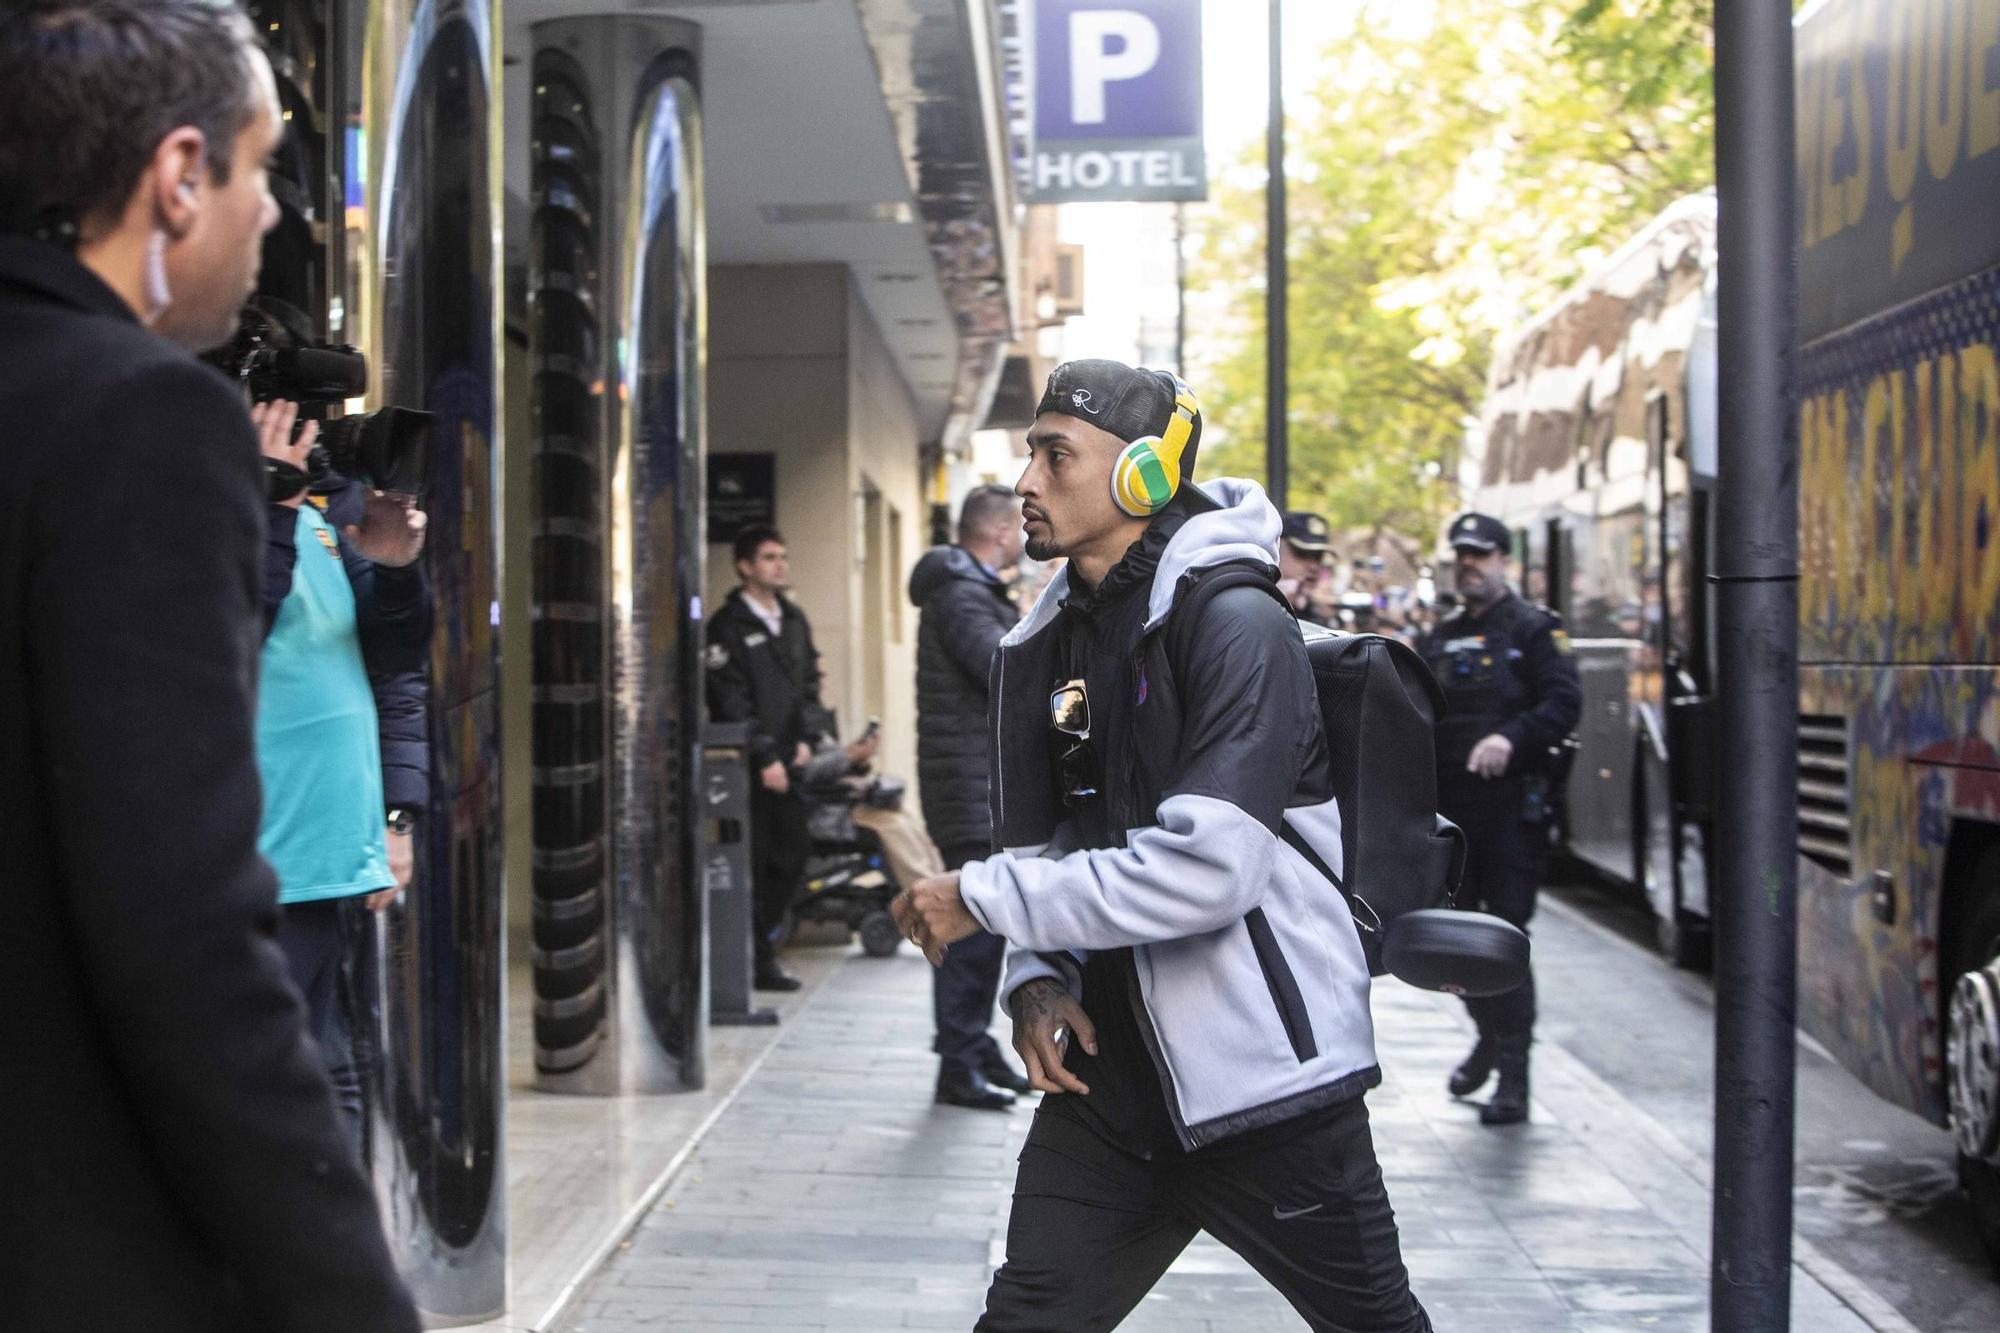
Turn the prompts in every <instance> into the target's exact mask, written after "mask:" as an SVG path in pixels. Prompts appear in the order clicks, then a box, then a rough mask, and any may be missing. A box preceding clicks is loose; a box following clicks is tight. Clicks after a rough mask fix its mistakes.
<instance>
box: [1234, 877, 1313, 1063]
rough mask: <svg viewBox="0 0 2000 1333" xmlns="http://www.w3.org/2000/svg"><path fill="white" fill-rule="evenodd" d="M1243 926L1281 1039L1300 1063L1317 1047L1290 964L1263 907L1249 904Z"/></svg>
mask: <svg viewBox="0 0 2000 1333" xmlns="http://www.w3.org/2000/svg"><path fill="white" fill-rule="evenodd" d="M1243 925H1244V928H1245V929H1247V930H1248V931H1249V932H1250V948H1251V951H1252V952H1254V953H1255V954H1256V955H1257V967H1258V970H1259V971H1261V972H1263V974H1264V985H1265V987H1266V988H1267V989H1269V990H1270V992H1271V1003H1272V1004H1274V1005H1276V1006H1277V1007H1278V1021H1279V1022H1280V1023H1282V1024H1284V1026H1285V1039H1286V1040H1287V1041H1289V1042H1291V1043H1292V1054H1293V1055H1296V1056H1297V1057H1298V1058H1299V1063H1300V1064H1304V1063H1305V1062H1306V1061H1308V1060H1311V1059H1314V1058H1316V1057H1317V1056H1318V1055H1319V1047H1318V1046H1317V1045H1315V1044H1314V1042H1313V1031H1312V1019H1311V1017H1310V1016H1309V1015H1308V1014H1307V1013H1306V1000H1305V996H1304V994H1303V993H1301V992H1300V990H1299V982H1298V978H1297V977H1295V976H1293V975H1292V965H1291V964H1290V963H1288V962H1286V961H1285V951H1284V949H1283V948H1282V947H1281V946H1280V945H1279V944H1278V935H1277V932H1276V931H1274V930H1272V929H1271V922H1270V919H1269V918H1268V917H1266V916H1265V915H1264V909H1263V908H1261V907H1253V908H1251V909H1250V910H1249V911H1248V912H1246V913H1244V915H1243Z"/></svg>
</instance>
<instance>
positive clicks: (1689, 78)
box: [1190, 0, 1714, 541]
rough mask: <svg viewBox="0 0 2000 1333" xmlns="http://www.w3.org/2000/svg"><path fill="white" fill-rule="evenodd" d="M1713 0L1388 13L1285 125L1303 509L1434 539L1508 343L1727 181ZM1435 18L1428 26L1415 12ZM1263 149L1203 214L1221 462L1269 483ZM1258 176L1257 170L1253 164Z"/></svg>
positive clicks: (1345, 522) (1200, 352)
mask: <svg viewBox="0 0 2000 1333" xmlns="http://www.w3.org/2000/svg"><path fill="white" fill-rule="evenodd" d="M1711 6H1712V0H1588V3H1585V4H1583V5H1582V6H1581V7H1579V6H1578V4H1577V0H1451V3H1450V4H1448V5H1447V4H1443V3H1434V4H1433V5H1431V6H1430V7H1429V10H1428V12H1427V13H1426V12H1422V11H1423V10H1424V6H1422V5H1421V4H1412V3H1408V2H1407V0H1406V2H1405V3H1402V4H1398V5H1393V6H1392V5H1389V4H1384V3H1370V4H1367V5H1364V6H1362V7H1361V9H1360V11H1359V13H1358V15H1357V17H1356V20H1355V22H1354V25H1353V28H1352V31H1351V32H1350V33H1349V34H1348V35H1347V36H1346V37H1345V38H1343V39H1342V40H1340V41H1339V42H1337V43H1335V44H1334V46H1333V47H1332V48H1331V49H1329V50H1328V51H1327V52H1326V53H1325V56H1324V59H1323V62H1322V64H1321V67H1320V72H1319V78H1318V80H1317V81H1316V84H1315V85H1314V86H1313V87H1312V89H1311V90H1310V91H1309V93H1308V94H1307V95H1306V96H1304V97H1301V98H1296V99H1293V100H1292V102H1291V105H1290V107H1289V108H1288V111H1289V115H1288V128H1287V137H1288V145H1287V168H1288V194H1289V206H1290V208H1289V212H1290V229H1291V244H1290V249H1289V252H1288V253H1289V259H1290V266H1291V284H1292V285H1291V292H1290V295H1291V330H1290V332H1291V355H1290V383H1291V403H1290V416H1289V425H1290V439H1291V476H1292V501H1293V503H1294V504H1295V505H1298V506H1300V507H1309V508H1315V509H1318V510H1320V511H1322V512H1324V513H1325V514H1326V515H1327V517H1328V518H1329V519H1330V520H1331V521H1332V522H1333V524H1334V525H1335V526H1336V527H1341V528H1355V527H1364V528H1373V529H1376V530H1378V531H1379V530H1384V529H1386V530H1390V531H1399V532H1404V533H1408V534H1411V535H1414V536H1418V537H1421V538H1423V539H1424V540H1426V541H1428V540H1429V539H1430V538H1431V537H1432V536H1433V535H1434V534H1435V533H1436V532H1437V530H1438V528H1439V526H1440V525H1441V524H1442V522H1443V520H1444V518H1445V516H1446V515H1447V514H1448V513H1449V511H1450V509H1451V508H1452V506H1453V505H1454V504H1455V502H1456V494H1455V490H1454V488H1453V484H1452V483H1453V480H1454V478H1455V477H1456V474H1457V457H1458V452H1459V449H1460V446H1461V442H1462V441H1463V439H1464V435H1465V431H1466V428H1467V426H1468V424H1469V422H1470V421H1471V419H1472V418H1473V416H1474V415H1475V414H1476V412H1477V411H1478V405H1479V400H1480V398H1481V395H1482V394H1483V393H1484V390H1485V381H1486V367H1487V357H1488V351H1489V349H1490V347H1491V344H1492V341H1493V339H1494V337H1495V336H1496V335H1497V334H1498V333H1500V332H1501V331H1503V330H1504V329H1506V328H1508V327H1510V326H1512V325H1514V324H1516V323H1519V322H1520V321H1521V320H1523V319H1525V318H1526V317H1527V316H1528V315H1529V314H1531V313H1532V311H1533V310H1534V309H1536V308H1537V307H1539V306H1542V305H1544V304H1546V303H1548V302H1549V301H1551V300H1553V299H1554V297H1555V296H1556V295H1558V294H1559V293H1560V292H1561V290H1562V289H1563V288H1564V287H1565V286H1566V285H1568V284H1569V283H1571V282H1573V281H1575V280H1576V279H1577V278H1578V277H1579V276H1581V275H1582V274H1583V273H1584V272H1585V271H1587V270H1588V268H1589V267H1590V266H1591V265H1592V264H1593V263H1595V262H1596V261H1597V260H1599V259H1601V258H1602V257H1603V256H1604V255H1605V254H1606V253H1608V252H1609V251H1610V250H1611V249H1613V248H1615V247H1616V246H1617V245H1618V244H1619V243H1620V242H1621V241H1622V240H1623V239H1624V238H1625V237H1626V236H1627V235H1629V234H1630V233H1631V232H1632V231H1634V230H1636V229H1637V228H1638V226H1639V225H1641V224H1642V223H1643V222H1644V221H1645V220H1646V219H1647V218H1649V217H1651V216H1652V215H1653V214H1654V213H1657V212H1658V211H1659V210H1660V209H1661V208H1663V207H1665V206H1666V205H1667V204H1668V203H1670V202H1672V201H1673V200H1674V199H1676V198H1678V197H1680V196H1681V195H1684V194H1687V193H1690V192H1692V191H1694V190H1698V189H1701V188H1704V187H1705V186H1707V185H1708V184H1709V183H1710V180H1711V173H1712V166H1711V161H1712V157H1711V154H1712V142H1713V123H1714V112H1713V98H1712V93H1711V90H1710V86H1709V68H1710V50H1711V48H1710V43H1709V36H1708V33H1709V17H1710V12H1711ZM1413 11H1414V12H1413ZM1261 156H1262V154H1261V150H1260V149H1251V150H1249V151H1246V152H1245V153H1244V154H1243V159H1242V163H1241V166H1240V167H1239V169H1237V170H1235V171H1233V172H1229V173H1225V176H1224V179H1226V180H1229V181H1230V182H1231V184H1229V185H1228V186H1225V187H1224V188H1223V189H1222V190H1220V191H1219V192H1218V194H1217V197H1216V198H1215V199H1214V200H1213V201H1212V202H1211V203H1210V204H1209V205H1207V206H1206V207H1205V208H1203V209H1202V210H1200V211H1199V212H1198V213H1197V214H1196V217H1197V219H1198V221H1197V228H1196V237H1197V246H1198V248H1197V251H1196V254H1195V256H1194V262H1193V274H1192V278H1191V285H1192V287H1193V289H1194V290H1193V291H1192V292H1191V297H1190V299H1191V301H1192V302H1193V303H1194V304H1195V306H1196V307H1197V308H1198V309H1201V310H1203V311H1205V312H1207V313H1208V316H1209V317H1208V318H1205V319H1204V320H1203V321H1202V325H1203V327H1206V328H1208V329H1209V330H1211V333H1210V336H1209V338H1208V339H1207V340H1206V341H1205V342H1199V343H1197V345H1196V347H1195V349H1194V350H1195V354H1196V357H1197V359H1198V360H1199V361H1200V362H1201V371H1200V374H1201V379H1202V382H1203V383H1204V385H1205V386H1206V387H1207V389H1208V392H1207V393H1206V394H1205V395H1204V396H1205V398H1206V399H1207V400H1208V401H1209V402H1210V403H1211V404H1212V405H1213V406H1212V408H1211V413H1210V418H1209V422H1208V428H1209V432H1210V433H1209V436H1208V440H1209V444H1208V447H1207V449H1206V452H1208V453H1209V456H1210V457H1211V458H1212V459H1214V460H1215V464H1216V466H1217V467H1219V468H1220V469H1223V470H1227V471H1232V472H1240V473H1246V474H1249V475H1261V474H1262V472H1263V465H1264V391H1263V375H1264V345H1265V343H1264V290H1263V285H1262V283H1261V281H1252V282H1245V281H1244V275H1245V274H1256V275H1258V276H1259V278H1261V275H1262V274H1263V272H1264V266H1263V259H1264V216H1263V189H1262V183H1261V180H1260V179H1258V178H1259V177H1261V175H1262V173H1261V172H1259V171H1256V170H1254V168H1255V167H1256V166H1258V165H1260V163H1259V159H1260V158H1261ZM1245 168H1248V169H1245Z"/></svg>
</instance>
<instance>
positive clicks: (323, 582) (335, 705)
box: [257, 503, 396, 903]
mask: <svg viewBox="0 0 2000 1333" xmlns="http://www.w3.org/2000/svg"><path fill="white" fill-rule="evenodd" d="M298 514H299V517H298V524H299V526H298V534H297V535H298V547H299V553H298V564H297V567H296V568H295V569H294V571H293V574H292V590H291V592H290V593H289V594H288V595H287V596H286V597H285V601H284V604H283V605H282V606H281V607H280V608H279V609H278V618H277V621H276V622H275V623H274V624H273V625H272V627H271V633H270V636H269V637H268V638H266V639H265V640H264V655H263V661H262V665H261V674H260V676H259V678H258V685H257V768H258V771H259V772H260V774H261V775H262V777H263V780H264V827H263V829H262V831H261V832H260V833H259V835H258V839H257V849H258V850H259V851H261V852H262V853H263V854H264V859H265V860H267V861H269V862H270V863H271V866H272V868H273V869H275V870H276V871H277V872H278V901H279V902H284V903H303V902H312V901H314V900H316V899H320V898H340V897H345V896H347V895H349V894H355V893H372V892H374V891H375V890H377V889H386V888H388V887H389V886H390V885H392V884H394V883H395V882H396V881H395V877H394V876H392V875H391V874H390V873H389V852H388V845H387V839H386V838H385V836H384V833H385V830H384V818H383V809H382V739H381V735H380V732H379V731H378V729H377V724H376V719H375V694H374V691H373V690H371V689H370V688H369V685H368V669H367V668H366V667H365V666H363V665H362V661H361V636H360V632H359V630H358V628H357V626H356V623H355V618H354V587H353V585H352V584H350V583H349V582H348V581H347V570H346V568H345V567H343V565H342V564H341V560H340V548H339V547H338V546H337V545H336V544H335V542H334V536H333V529H332V528H331V527H329V526H328V525H327V521H326V519H325V518H323V517H321V515H320V512H319V511H318V510H317V509H315V508H314V507H313V506H312V505H311V503H306V504H302V505H300V506H299V511H298Z"/></svg>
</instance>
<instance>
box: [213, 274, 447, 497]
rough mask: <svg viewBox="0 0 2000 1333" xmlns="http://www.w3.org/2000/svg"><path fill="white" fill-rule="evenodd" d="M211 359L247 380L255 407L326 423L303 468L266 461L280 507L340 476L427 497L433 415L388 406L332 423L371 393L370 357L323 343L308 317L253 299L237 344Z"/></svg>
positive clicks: (280, 304) (282, 304)
mask: <svg viewBox="0 0 2000 1333" xmlns="http://www.w3.org/2000/svg"><path fill="white" fill-rule="evenodd" d="M210 359H211V360H212V361H213V362H214V364H215V365H216V366H217V367H218V368H219V369H221V370H222V371H223V373H224V374H227V375H229V376H231V377H232V378H234V379H237V380H240V381H241V382H242V383H243V384H244V385H245V387H247V388H248V389H249V391H250V397H251V400H252V401H253V402H259V403H265V402H270V401H272V400H274V399H281V398H282V399H285V400H288V401H290V402H295V403H297V404H298V405H299V416H300V418H301V419H303V420H309V421H317V422H319V423H320V431H319V442H318V443H317V444H315V445H314V446H313V448H312V451H311V452H310V453H309V454H308V455H307V456H306V466H305V468H304V470H301V469H299V468H295V467H293V466H292V465H291V464H289V463H284V462H281V461H279V460H278V459H275V458H266V459H265V460H264V468H265V477H266V481H267V488H268V493H269V495H270V498H271V499H272V500H273V501H274V502H275V501H280V500H289V499H291V498H292V497H293V496H295V495H297V494H298V493H299V492H300V491H302V490H304V489H305V488H306V487H308V486H314V485H317V484H319V483H320V482H322V481H324V480H325V479H326V478H327V476H328V475H329V474H331V473H335V472H337V473H339V474H340V475H341V476H344V477H353V478H356V479H359V480H362V481H365V482H367V483H368V484H369V485H371V486H373V487H375V489H377V490H381V491H394V492H396V493H397V494H400V495H410V496H421V495H422V494H423V493H424V486H425V485H426V483H427V482H428V481H429V479H430V471H431V421H432V417H431V414H430V413H429V412H420V411H418V410H416V409H415V408H409V407H384V408H381V409H379V410H377V411H374V412H359V413H351V414H348V415H345V416H338V417H328V416H327V415H326V409H327V408H328V407H330V406H333V405H335V404H338V403H343V402H346V401H347V400H348V399H350V398H358V397H360V396H361V395H362V394H364V393H366V392H367V391H368V359H367V358H366V357H364V356H363V355H362V354H361V353H360V352H357V351H355V350H354V349H353V348H352V347H336V346H331V345H329V344H326V343H322V342H320V341H319V340H318V339H317V338H315V337H314V336H313V331H312V325H311V322H310V321H308V320H307V318H306V317H305V315H304V314H303V313H302V312H301V311H299V310H297V309H295V308H293V307H292V306H290V305H287V304H286V303H285V302H283V301H280V300H278V299H277V298H276V297H272V296H257V297H253V298H251V300H250V303H249V304H248V305H246V306H244V307H243V315H242V319H241V322H240V323H239V325H238V328H237V331H236V337H235V339H234V340H233V341H231V342H230V343H228V344H227V345H225V346H224V347H222V348H220V349H218V350H217V351H215V352H213V353H211V354H210Z"/></svg>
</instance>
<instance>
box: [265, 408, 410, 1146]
mask: <svg viewBox="0 0 2000 1333" xmlns="http://www.w3.org/2000/svg"><path fill="white" fill-rule="evenodd" d="M297 417H298V408H297V406H296V405H295V404H293V403H288V402H282V401H279V402H267V403H258V404H257V405H256V406H255V407H253V408H251V410H250V419H251V421H252V422H253V423H254V424H255V425H256V427H257V430H258V435H259V440H260V443H261V444H262V446H263V449H264V455H265V457H267V458H274V459H276V460H278V461H279V462H281V463H285V464H287V465H289V467H290V469H293V470H295V473H307V472H308V471H309V469H310V464H311V458H312V451H313V446H314V442H315V440H316V437H317V435H318V429H319V423H318V422H312V421H309V422H307V423H305V425H304V426H303V427H301V428H298V430H297V433H296V438H294V423H295V422H296V420H297ZM332 480H333V483H334V484H333V485H332V486H330V487H327V488H325V491H324V493H323V494H322V493H314V494H313V495H312V496H311V498H310V502H308V495H307V490H306V488H305V485H304V480H303V478H302V477H301V478H300V480H299V483H298V487H299V488H298V490H297V491H296V492H295V493H293V494H291V495H289V496H285V497H284V498H272V499H271V500H270V511H269V513H268V514H267V515H266V523H265V528H266V537H265V543H264V652H263V656H262V669H261V672H260V674H259V679H258V687H257V761H258V769H259V771H260V772H261V774H262V776H263V780H264V825H263V830H262V832H261V834H260V835H259V838H258V846H259V849H260V850H261V851H262V852H263V853H264V856H265V859H267V860H268V861H270V863H271V867H272V869H274V870H276V871H277V872H278V902H279V903H280V904H281V906H282V911H281V913H280V916H279V922H278V944H279V946H280V947H281V948H283V949H284V951H285V958H286V960H287V962H289V963H290V965H291V969H292V980H293V981H294V982H295V983H296V984H297V986H298V988H299V993H300V994H301V995H303V996H304V997H305V1001H306V1025H307V1026H308V1027H309V1028H310V1029H311V1031H312V1034H313V1036H314V1038H315V1039H317V1040H318V1042H319V1046H320V1051H321V1054H322V1055H324V1056H325V1058H326V1065H327V1075H328V1077H329V1078H330V1079H331V1080H332V1082H333V1092H334V1100H335V1102H336V1103H337V1104H338V1105H339V1107H340V1109H341V1111H342V1112H343V1113H344V1114H345V1115H346V1117H347V1120H348V1134H349V1138H350V1140H351V1141H352V1143H353V1144H354V1147H355V1150H356V1152H357V1154H358V1153H359V1151H360V1147H361V1128H362V1098H361V1079H360V1072H359V1070H358V1069H357V1068H356V1061H355V1058H354V1038H353V1033H354V1008H353V1006H354V1001H355V999H356V998H357V997H356V996H355V995H354V993H353V990H352V988H351V987H350V986H349V985H347V984H345V983H346V982H347V981H348V980H349V979H350V977H351V962H352V960H353V956H354V954H355V952H356V950H355V947H354V941H355V940H356V938H357V937H358V936H359V935H360V934H361V932H362V926H363V922H362V921H361V920H360V919H359V918H358V917H357V916H356V912H357V910H358V909H359V907H360V906H361V905H362V904H363V903H365V904H366V906H367V908H368V909H369V910H370V911H378V912H379V911H381V910H382V909H383V908H385V907H387V906H388V905H389V904H390V903H391V902H392V901H394V900H395V897H396V895H397V894H398V893H400V892H401V891H402V890H403V889H404V888H406V887H408V885H409V882H410V870H411V864H412V856H411V846H412V841H413V837H412V835H413V833H414V831H415V827H416V819H417V816H418V814H419V813H420V812H421V810H422V808H423V804H424V799H425V796H426V788H427V786H428V782H429V773H430V759H429V751H428V746H427V739H426V736H425V729H426V721H427V718H426V709H425V679H424V658H425V653H426V650H427V648H428V645H429V643H430V636H431V614H430V598H429V595H428V593H427V591H426V589H425V587H424V580H423V575H422V573H421V571H420V570H419V569H418V568H417V566H416V559H417V557H418V555H420V554H421V553H422V551H423V546H424V525H425V516H424V513H423V511H422V510H420V509H417V508H416V507H415V506H414V505H411V504H409V503H407V502H404V501H401V500H398V499H395V498H393V497H391V496H387V495H384V494H383V493H382V492H380V491H377V490H373V489H371V488H369V487H366V486H363V485H361V484H359V483H356V482H351V481H346V480H344V479H341V478H338V477H334V478H333V479H332ZM322 506H324V510H322ZM348 518H352V519H354V520H356V521H355V522H352V523H348V522H345V521H344V520H345V519H348ZM385 761H388V762H387V763H386V764H385ZM385 812H386V813H385Z"/></svg>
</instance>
